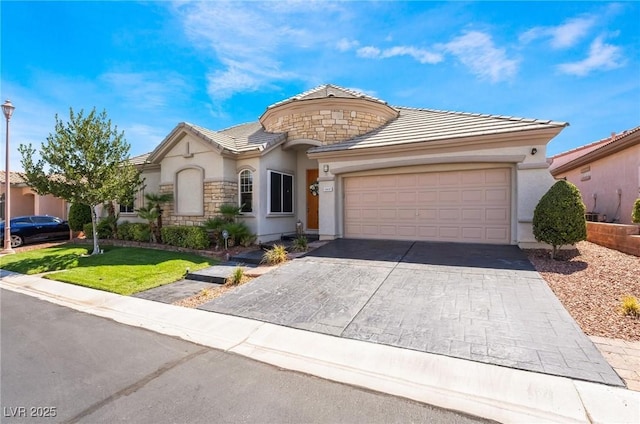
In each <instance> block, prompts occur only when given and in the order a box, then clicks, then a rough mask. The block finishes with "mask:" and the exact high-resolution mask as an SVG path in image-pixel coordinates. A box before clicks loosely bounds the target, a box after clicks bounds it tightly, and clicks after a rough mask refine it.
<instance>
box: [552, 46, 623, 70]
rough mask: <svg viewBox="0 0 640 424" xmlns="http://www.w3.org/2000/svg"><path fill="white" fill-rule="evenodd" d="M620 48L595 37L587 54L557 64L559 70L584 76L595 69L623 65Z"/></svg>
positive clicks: (613, 67)
mask: <svg viewBox="0 0 640 424" xmlns="http://www.w3.org/2000/svg"><path fill="white" fill-rule="evenodd" d="M623 64H624V58H623V57H622V49H620V47H618V46H614V45H612V44H607V43H605V42H604V41H603V37H602V36H600V37H598V38H596V39H595V40H594V41H593V42H592V43H591V46H590V47H589V56H587V57H586V58H585V59H583V60H581V61H578V62H570V63H563V64H560V65H558V69H559V70H560V72H563V73H565V74H569V75H577V76H585V75H587V74H589V73H591V72H593V71H596V70H610V69H615V68H619V67H621V66H623Z"/></svg>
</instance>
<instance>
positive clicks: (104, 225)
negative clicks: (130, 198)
mask: <svg viewBox="0 0 640 424" xmlns="http://www.w3.org/2000/svg"><path fill="white" fill-rule="evenodd" d="M82 231H83V232H84V235H85V237H86V238H93V225H92V224H91V223H88V224H85V225H84V226H83V227H82ZM98 238H100V239H108V238H113V231H112V230H111V226H110V225H109V221H105V220H103V221H99V222H98Z"/></svg>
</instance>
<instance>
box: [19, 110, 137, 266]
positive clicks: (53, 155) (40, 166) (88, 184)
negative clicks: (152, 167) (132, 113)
mask: <svg viewBox="0 0 640 424" xmlns="http://www.w3.org/2000/svg"><path fill="white" fill-rule="evenodd" d="M129 148H130V145H129V144H128V143H127V142H126V141H125V139H124V132H118V128H117V126H113V127H112V125H111V120H110V119H108V117H107V112H106V111H103V112H101V113H96V110H95V108H94V109H93V110H92V111H91V112H90V113H89V114H88V115H86V116H85V115H84V112H83V111H82V110H81V111H80V113H78V114H76V113H74V112H73V109H72V108H70V109H69V122H67V123H65V122H63V121H62V120H61V119H59V118H58V115H56V126H55V132H54V133H51V134H49V136H48V137H47V141H46V143H43V145H42V147H41V150H40V152H39V153H40V159H37V160H36V157H35V156H36V150H35V149H34V148H33V147H32V146H31V144H29V145H20V146H19V147H18V150H19V151H20V153H21V155H22V167H23V168H24V170H25V179H26V181H27V184H28V185H29V186H30V187H31V188H33V189H34V190H35V191H36V192H37V193H38V194H41V195H44V194H52V195H54V196H56V197H60V198H62V199H65V200H67V201H68V202H71V203H84V204H87V205H89V206H90V207H91V212H92V213H91V222H92V228H93V253H92V254H94V255H95V254H98V253H100V248H99V246H98V232H97V231H96V224H97V212H96V207H97V206H98V205H100V204H102V203H104V202H107V201H111V200H116V201H117V200H120V199H121V198H123V197H126V195H127V193H128V191H130V190H131V187H139V186H140V185H141V184H142V181H141V179H140V172H139V171H138V170H137V169H136V168H135V167H134V166H133V165H132V164H131V163H130V162H129ZM45 166H46V167H47V169H46V170H45Z"/></svg>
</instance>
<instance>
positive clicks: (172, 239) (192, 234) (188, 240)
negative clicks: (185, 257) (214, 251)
mask: <svg viewBox="0 0 640 424" xmlns="http://www.w3.org/2000/svg"><path fill="white" fill-rule="evenodd" d="M161 231H162V240H163V241H164V242H165V243H166V244H168V245H171V246H177V247H185V248H189V249H206V248H207V247H209V236H208V235H207V231H206V230H205V229H204V228H203V227H187V226H178V225H172V226H167V227H162V230H161Z"/></svg>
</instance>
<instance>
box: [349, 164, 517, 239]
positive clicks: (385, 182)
mask: <svg viewBox="0 0 640 424" xmlns="http://www.w3.org/2000/svg"><path fill="white" fill-rule="evenodd" d="M344 191H345V197H344V207H345V208H344V211H345V212H344V214H345V219H344V227H345V237H348V238H369V239H373V238H375V239H394V240H434V241H456V242H470V243H496V244H509V243H510V228H511V223H510V221H511V200H510V197H511V196H510V194H511V172H510V169H509V168H498V169H478V170H464V171H451V172H430V173H418V174H395V175H375V176H362V177H347V178H345V179H344Z"/></svg>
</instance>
